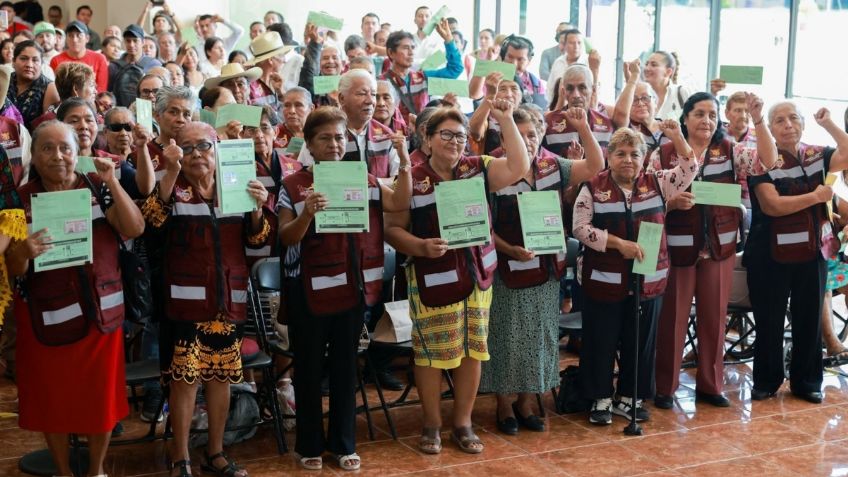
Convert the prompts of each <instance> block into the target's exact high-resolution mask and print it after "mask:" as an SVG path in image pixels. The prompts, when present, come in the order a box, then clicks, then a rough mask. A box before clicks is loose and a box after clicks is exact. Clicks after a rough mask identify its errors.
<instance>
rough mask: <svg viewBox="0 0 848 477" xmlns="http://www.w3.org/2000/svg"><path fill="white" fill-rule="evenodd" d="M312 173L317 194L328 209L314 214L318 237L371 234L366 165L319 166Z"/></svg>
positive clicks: (337, 162) (341, 163) (362, 162)
mask: <svg viewBox="0 0 848 477" xmlns="http://www.w3.org/2000/svg"><path fill="white" fill-rule="evenodd" d="M312 172H313V174H314V177H315V182H314V188H315V192H320V193H322V194H324V195H325V196H326V197H327V202H328V205H327V208H326V209H324V210H320V211H318V213H317V214H315V231H316V232H318V233H344V232H354V233H357V232H368V229H369V222H368V197H369V194H368V192H369V191H368V164H366V163H365V162H364V161H330V162H318V163H316V164H315V165H314V166H313V168H312Z"/></svg>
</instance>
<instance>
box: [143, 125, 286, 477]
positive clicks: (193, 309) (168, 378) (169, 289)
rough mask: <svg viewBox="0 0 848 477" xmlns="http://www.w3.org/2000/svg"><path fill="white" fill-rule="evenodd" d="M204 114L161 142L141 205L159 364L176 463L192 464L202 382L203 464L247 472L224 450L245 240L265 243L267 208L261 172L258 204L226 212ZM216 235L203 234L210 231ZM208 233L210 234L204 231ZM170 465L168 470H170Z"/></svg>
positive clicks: (254, 190) (243, 313) (243, 312)
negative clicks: (155, 174) (159, 305)
mask: <svg viewBox="0 0 848 477" xmlns="http://www.w3.org/2000/svg"><path fill="white" fill-rule="evenodd" d="M216 140H217V135H216V133H215V130H214V129H212V127H211V126H209V125H208V124H205V123H198V122H193V123H188V124H186V125H185V127H183V128H181V129H180V131H179V133H178V135H177V137H176V139H171V140H170V141H169V144H168V145H167V146H166V147H165V150H164V153H163V158H164V162H165V175H164V176H163V177H162V179H161V180H160V181H159V184H158V185H157V188H156V190H154V192H153V194H151V195H150V196H149V197H148V198H147V201H145V203H144V204H143V206H142V211H143V213H144V217H145V219H146V220H147V223H148V224H149V225H150V226H151V227H153V228H154V229H156V230H159V231H161V233H162V234H163V235H164V236H165V248H164V250H163V255H164V257H163V258H164V261H163V279H164V285H165V296H164V300H165V318H164V319H163V321H162V322H161V323H160V332H161V337H160V342H161V343H162V345H161V348H160V364H161V365H162V378H163V382H164V383H165V384H167V385H169V386H170V389H171V394H170V400H169V404H170V412H171V422H172V425H173V429H174V448H173V453H172V455H171V460H172V461H173V464H172V469H173V471H177V472H178V473H176V474H173V473H172V475H179V476H184V475H187V474H190V473H191V472H190V467H191V462H190V461H189V454H188V437H189V428H190V426H191V417H192V414H193V412H194V403H195V397H196V394H197V388H198V386H199V384H200V383H201V382H202V383H203V384H204V388H205V396H206V402H207V404H208V410H209V411H208V412H209V443H208V445H207V450H206V462H205V463H204V464H203V465H202V468H203V470H205V471H208V472H214V473H217V474H219V475H228V476H231V477H245V476H246V475H247V472H245V471H244V470H242V469H239V468H238V467H237V466H236V465H235V463H234V462H232V461H230V460H229V458H228V457H227V455H226V454H225V453H224V452H223V438H224V426H225V424H226V420H227V414H228V410H229V402H230V392H229V384H235V383H239V382H241V381H242V378H243V376H242V365H241V354H240V352H239V351H240V347H241V334H242V331H241V326H239V325H240V324H241V323H243V322H244V321H245V320H246V317H247V281H248V273H249V272H248V268H247V262H246V257H245V253H244V249H245V247H252V248H260V247H262V246H264V245H266V244H267V243H268V240H269V237H270V230H271V228H270V224H269V221H268V218H267V217H266V215H265V214H264V212H263V207H262V206H263V204H265V202H266V201H267V199H268V191H267V190H265V188H264V187H262V184H261V183H259V181H256V180H252V181H250V182H249V183H248V187H247V192H248V194H250V196H251V197H252V198H253V199H254V200H255V201H256V205H257V209H256V210H254V211H252V212H250V213H246V214H229V215H225V214H223V213H222V212H221V209H220V208H219V204H218V199H217V198H216V196H215V195H216V193H215V141H216ZM213 235H214V236H215V237H216V240H211V239H208V237H212V236H213ZM204 237H207V239H204ZM173 471H172V472H173Z"/></svg>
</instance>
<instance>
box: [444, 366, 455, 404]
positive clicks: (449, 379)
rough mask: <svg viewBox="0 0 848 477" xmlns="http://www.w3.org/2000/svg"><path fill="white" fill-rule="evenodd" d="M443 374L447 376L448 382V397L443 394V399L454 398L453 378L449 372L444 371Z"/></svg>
mask: <svg viewBox="0 0 848 477" xmlns="http://www.w3.org/2000/svg"><path fill="white" fill-rule="evenodd" d="M442 374H443V375H444V376H445V380H446V381H447V382H448V395H445V394H442V397H451V398H453V396H454V393H453V378H452V377H451V375H450V373H449V372H448V371H447V370H444V371H442Z"/></svg>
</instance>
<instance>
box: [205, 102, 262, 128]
mask: <svg viewBox="0 0 848 477" xmlns="http://www.w3.org/2000/svg"><path fill="white" fill-rule="evenodd" d="M261 119H262V108H261V107H259V106H247V105H245V104H228V105H226V106H222V107H220V108H218V114H217V117H216V118H215V127H216V128H220V127H224V126H226V125H227V123H228V122H230V121H233V120H236V121H238V122H240V123H241V125H242V126H251V127H255V128H256V127H259V121H260V120H261Z"/></svg>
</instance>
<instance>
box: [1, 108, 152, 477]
mask: <svg viewBox="0 0 848 477" xmlns="http://www.w3.org/2000/svg"><path fill="white" fill-rule="evenodd" d="M77 149H78V144H77V139H76V134H74V131H73V130H72V129H71V128H70V127H69V126H68V125H66V124H63V123H60V122H57V121H48V122H46V123H44V124H42V125H41V126H39V127H38V128H37V129H36V130H35V132H34V133H33V141H32V162H33V166H34V167H35V169H36V171H38V177H37V178H35V179H33V180H32V181H30V182H29V183H27V184H26V185H24V186H23V187H21V188H20V189H19V192H20V195H21V200H22V201H23V204H24V209H25V210H26V215H27V222H31V221H32V208H31V201H32V196H33V195H34V194H42V193H45V192H56V191H65V190H73V189H92V188H93V190H92V191H91V197H92V202H91V214H92V218H93V222H92V223H91V224H89V226H90V227H91V231H92V235H91V237H92V240H93V255H92V256H93V257H94V260H93V262H92V263H90V264H86V265H83V266H80V267H69V268H58V269H55V270H49V271H39V272H36V271H34V269H33V266H32V263H31V261H32V260H33V259H34V258H36V257H38V256H40V255H41V254H43V253H44V252H45V251H47V250H49V249H50V248H51V245H50V241H51V239H50V236H49V235H48V233H49V232H48V231H47V230H46V229H42V230H39V231H36V232H35V233H33V234H32V235H30V236H29V238H27V239H26V240H25V241H23V242H19V243H16V244H15V245H13V246H12V247H11V250H9V251H8V252H7V257H8V263H9V271H10V273H11V274H12V275H20V276H21V277H22V279H23V283H22V287H23V290H25V294H24V295H23V296H24V298H23V301H22V300H21V299H19V300H18V303H17V304H16V306H15V317H16V319H17V320H18V335H17V340H18V341H17V344H18V348H17V351H18V354H17V358H18V361H17V363H18V366H20V367H21V368H20V369H25V370H26V372H22V373H19V374H18V376H17V382H16V384H17V385H18V396H19V398H20V404H19V406H20V410H19V413H20V421H19V424H20V426H21V428H23V429H27V430H30V431H39V432H43V433H44V437H45V439H46V440H47V445H48V447H49V448H50V453H51V456H52V457H53V462H54V463H55V465H56V467H57V470H58V474H59V475H72V472H71V464H70V462H69V455H68V454H69V448H68V434H69V433H74V434H84V435H86V438H87V442H88V449H89V451H90V454H91V461H90V464H89V475H105V470H104V468H103V460H104V458H105V456H106V449H107V448H108V446H109V437H110V435H111V432H112V428H113V427H114V426H115V424H116V423H117V422H118V421H119V420H120V419H122V418H123V417H125V416H126V415H127V414H128V412H129V408H128V407H127V399H126V398H127V394H126V389H125V382H124V379H125V375H124V346H123V333H122V332H121V323H122V321H123V317H124V306H123V301H122V297H123V295H122V290H121V270H120V268H119V265H118V242H117V240H116V239H115V236H116V234H120V235H121V236H123V237H130V238H131V237H137V236H139V235H140V234H141V233H142V231H143V230H144V220H143V219H142V216H141V213H140V212H139V210H138V208H137V207H136V206H135V204H134V203H133V202H132V200H131V199H130V197H129V196H128V195H127V193H126V192H124V190H123V188H122V187H121V185H120V183H119V182H118V180H117V179H116V178H115V168H114V166H113V164H112V162H111V161H109V160H105V159H100V158H98V159H95V166H96V168H97V172H96V173H91V174H88V175H87V177H86V178H85V179H83V177H82V176H81V175H80V174H78V173H76V172H74V167H75V166H76V161H77Z"/></svg>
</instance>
